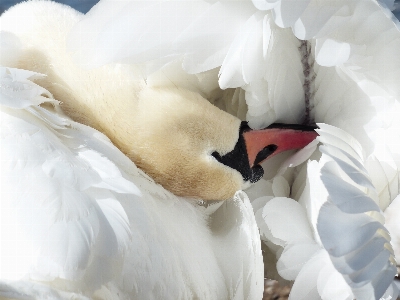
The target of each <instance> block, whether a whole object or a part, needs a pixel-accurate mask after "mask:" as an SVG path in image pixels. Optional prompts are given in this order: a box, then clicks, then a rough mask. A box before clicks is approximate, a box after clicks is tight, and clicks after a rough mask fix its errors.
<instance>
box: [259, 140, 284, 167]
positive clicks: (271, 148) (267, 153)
mask: <svg viewBox="0 0 400 300" xmlns="http://www.w3.org/2000/svg"><path fill="white" fill-rule="evenodd" d="M276 149H278V146H277V145H275V144H272V145H268V146H266V147H265V148H264V149H262V150H261V151H260V152H258V154H257V156H256V159H255V160H254V163H253V165H254V166H255V165H258V164H260V163H261V162H262V161H264V160H266V159H267V158H268V156H270V155H271V154H272V153H274V152H275V150H276Z"/></svg>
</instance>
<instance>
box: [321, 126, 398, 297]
mask: <svg viewBox="0 0 400 300" xmlns="http://www.w3.org/2000/svg"><path fill="white" fill-rule="evenodd" d="M319 126H320V128H321V129H319V130H318V132H319V134H320V135H321V136H322V137H325V139H324V146H321V147H320V151H321V152H322V153H323V154H325V155H326V156H327V157H329V159H332V161H327V162H326V163H325V165H324V166H323V167H322V168H321V179H322V182H323V183H324V186H325V188H326V189H327V191H328V193H329V196H328V199H327V200H328V201H327V202H326V203H325V204H324V205H323V206H322V207H321V209H320V212H319V216H318V221H317V229H318V234H319V236H320V239H321V242H322V245H323V246H324V248H325V249H326V251H327V252H328V253H329V255H330V258H331V260H332V263H333V265H334V266H335V268H336V269H337V270H338V271H339V272H340V273H341V274H342V276H343V277H344V279H345V280H346V282H347V284H348V285H349V286H350V287H351V288H352V291H353V293H354V296H355V297H356V298H358V299H379V298H381V297H382V296H383V295H384V294H385V292H386V290H387V289H388V288H389V286H392V287H394V284H393V278H394V276H395V274H396V273H397V270H396V264H395V259H394V253H393V249H392V247H391V245H390V237H389V233H388V230H387V229H386V228H385V226H384V216H383V214H382V211H381V210H380V209H379V206H378V204H377V202H378V197H377V194H376V191H375V189H374V187H373V184H372V182H371V180H370V179H369V176H368V173H367V172H366V170H365V168H364V167H363V164H362V163H363V161H362V157H360V156H359V155H358V154H356V155H354V153H357V149H359V145H358V143H357V141H355V140H354V139H351V140H350V143H349V142H347V141H346V140H349V139H350V137H349V136H347V135H346V134H345V133H343V132H338V131H337V129H335V128H332V127H331V126H328V125H323V124H320V125H319ZM332 129H333V130H332ZM325 133H327V134H328V135H326V134H325ZM341 136H344V138H345V139H341ZM332 137H334V138H332ZM337 139H339V140H341V142H342V143H344V144H346V147H340V144H339V143H337V142H336V140H337ZM337 146H339V147H337ZM346 149H349V151H347V150H346ZM397 293H398V291H397ZM397 293H395V294H394V295H391V296H393V297H394V298H396V297H397Z"/></svg>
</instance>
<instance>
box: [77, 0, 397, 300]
mask: <svg viewBox="0 0 400 300" xmlns="http://www.w3.org/2000/svg"><path fill="white" fill-rule="evenodd" d="M253 2H254V5H253V4H252V3H251V2H250V1H249V2H235V1H232V2H230V1H216V2H213V3H211V2H206V1H204V2H203V1H191V2H188V4H187V6H186V7H184V8H183V9H182V11H184V12H185V15H187V16H189V18H184V17H183V15H182V16H181V17H182V18H179V20H182V22H181V23H174V22H170V18H169V15H170V14H168V13H167V12H168V11H170V12H176V9H177V6H176V4H177V3H175V2H173V1H158V2H157V1H155V2H132V3H134V4H132V3H130V2H119V3H118V4H116V3H113V2H110V1H102V2H101V3H100V5H98V6H97V8H95V9H94V10H93V11H92V12H91V13H90V14H89V15H88V16H87V18H86V21H85V20H84V21H83V22H81V23H80V25H78V27H76V28H78V29H76V30H75V35H74V34H73V35H72V36H71V39H70V42H71V44H70V47H71V49H72V50H73V51H77V52H75V54H76V57H77V58H78V60H79V59H80V62H81V63H82V64H86V65H102V64H104V63H108V62H115V61H125V62H126V61H128V60H129V59H130V60H131V61H135V62H145V61H147V60H149V59H155V60H156V61H153V63H154V65H155V66H156V67H158V66H160V65H162V64H164V63H165V60H163V59H161V60H160V59H159V58H160V55H161V54H162V55H161V56H163V55H165V58H166V60H167V61H168V60H170V58H171V57H172V56H173V55H175V57H177V56H178V57H179V56H180V55H181V54H183V56H184V58H183V59H184V60H183V66H184V67H185V68H186V69H187V70H188V71H191V72H193V73H195V72H199V71H204V70H207V69H209V68H212V67H216V66H218V65H221V64H222V65H223V68H222V70H221V81H220V83H221V85H222V86H224V87H227V86H231V87H236V86H242V88H243V90H237V91H236V92H235V97H234V101H238V103H236V104H239V107H240V106H241V105H242V102H241V101H243V100H244V96H245V97H246V101H247V104H248V106H249V110H248V118H249V121H250V123H251V124H252V125H253V126H259V127H262V126H263V124H264V123H266V124H268V123H271V122H272V121H275V120H281V121H283V120H284V121H291V122H299V121H301V120H302V119H303V118H304V110H305V107H307V104H306V103H307V101H308V100H310V103H309V104H310V106H309V107H308V108H309V109H312V108H313V107H314V109H312V110H311V111H310V112H311V117H314V118H315V119H316V120H317V121H319V122H326V123H329V124H333V125H336V126H338V127H340V128H342V129H344V130H345V131H347V132H350V133H351V134H353V135H354V136H355V137H356V138H357V139H358V141H359V142H360V143H361V148H362V149H363V151H365V156H363V155H361V156H360V157H363V163H365V168H366V169H367V174H368V175H369V176H370V181H371V182H372V184H373V185H374V187H375V188H376V190H377V194H378V198H374V200H375V201H376V202H377V203H379V207H380V208H381V209H382V210H385V209H386V207H387V206H388V205H389V204H390V202H391V201H393V199H394V198H395V197H396V195H397V194H398V192H399V190H398V187H399V185H398V178H399V176H398V174H399V172H398V170H399V167H398V165H399V163H398V160H397V159H396V157H397V153H398V151H397V150H396V144H397V143H398V141H399V137H398V134H397V131H396V128H398V126H397V119H398V117H397V116H398V114H397V112H398V104H397V102H398V100H397V99H398V95H399V90H398V86H399V85H398V80H397V78H399V77H398V70H400V68H399V67H398V60H397V56H396V54H395V53H396V49H398V45H399V38H398V29H397V28H396V25H395V23H393V22H392V21H391V19H390V17H387V16H386V15H385V11H384V10H382V9H381V8H380V7H379V5H378V4H377V3H376V2H373V1H353V2H351V3H347V2H344V1H335V2H330V4H331V5H329V6H325V4H324V3H323V2H320V1H299V6H296V7H293V6H288V4H291V3H292V2H291V1H273V2H272V1H271V3H269V2H270V1H253ZM149 3H151V5H149ZM180 3H181V2H180ZM125 4H127V5H128V6H127V7H124V5H125ZM136 4H138V5H142V6H141V7H139V6H138V7H137V8H140V9H136V10H132V9H130V8H132V7H130V6H133V5H136ZM181 4H182V3H181ZM268 9H273V13H271V12H269V11H268ZM188 11H190V12H191V14H188V13H187V12H188ZM319 11H324V12H325V13H322V14H321V13H317V12H319ZM178 12H179V10H178ZM149 15H151V16H153V17H154V18H156V19H157V22H154V19H153V18H148V17H147V16H149ZM221 15H223V16H224V17H223V18H219V17H218V16H221ZM387 15H388V16H389V14H387ZM116 16H118V17H116ZM132 16H138V18H134V17H132ZM194 16H196V18H195V17H194ZM366 16H368V18H367V17H366ZM99 17H100V18H99ZM140 17H144V18H141V19H140ZM91 18H93V20H94V21H93V20H91ZM137 20H139V21H138V23H135V22H137ZM193 20H194V21H195V22H194V25H193V24H192V25H190V27H189V29H188V30H187V31H186V32H183V34H182V28H183V29H185V28H186V26H187V25H188V24H190V23H191V22H192V21H193ZM221 20H223V21H225V22H221ZM103 21H104V23H102V22H103ZM132 22H133V23H132ZM138 24H139V25H138ZM152 24H153V27H152V26H151V25H152ZM154 24H157V25H156V26H158V25H159V24H161V26H162V27H163V28H167V29H170V30H165V31H167V32H169V33H170V34H171V35H166V36H161V37H160V36H157V33H159V32H160V30H157V28H156V27H154ZM276 24H277V25H278V26H276ZM376 24H379V26H376ZM93 25H94V26H93ZM243 25H245V26H243ZM372 25H373V26H372ZM279 26H280V27H291V28H288V29H282V28H280V27H279ZM85 27H86V29H89V30H86V31H85V30H84V29H85ZM228 27H229V28H230V29H231V30H224V28H228ZM121 28H124V31H123V32H122V33H121ZM138 28H142V29H140V30H138ZM239 28H240V30H239ZM197 29H201V30H197ZM238 30H239V31H238ZM127 31H133V33H135V31H136V32H137V33H138V34H139V36H140V35H141V34H142V32H143V31H145V32H146V33H147V34H146V35H145V36H146V37H148V39H141V38H136V37H137V36H135V34H131V35H130V36H132V37H133V46H132V44H131V45H129V43H128V41H127V40H126V37H127V36H129V35H126V32H127ZM85 32H86V35H85ZM88 33H89V34H88ZM193 33H199V34H194V35H193ZM352 33H354V34H352ZM356 33H357V34H356ZM363 33H368V34H363ZM79 34H83V35H82V36H79ZM152 34H153V35H152ZM293 34H294V35H295V36H296V37H298V38H302V39H306V38H307V39H310V40H309V41H308V42H307V43H301V42H300V41H298V40H297V39H296V38H295V37H294V35H293ZM216 36H217V38H216ZM260 36H261V37H262V39H260ZM192 37H195V42H193V39H192ZM110 39H111V40H113V44H112V47H111V48H110V47H109V41H110ZM169 41H172V42H174V43H177V44H179V45H180V48H178V49H177V48H176V47H175V48H174V47H171V43H169ZM177 41H178V42H179V43H178V42H177ZM141 42H143V43H142V44H141ZM172 44H173V43H172ZM204 45H207V47H204ZM185 47H189V50H187V49H188V48H185ZM190 47H192V48H190ZM298 47H300V50H301V51H300V52H299V51H298ZM93 49H98V50H99V51H98V52H97V53H94V52H93ZM132 49H137V52H134V51H132ZM182 49H183V50H182ZM197 49H201V50H202V51H196V50H197ZM391 53H392V54H393V55H392V54H391ZM237 54H239V55H237ZM260 61H261V63H260ZM280 61H281V62H285V63H284V64H282V63H279V62H280ZM288 61H290V63H288ZM271 62H275V63H271ZM264 63H265V64H267V63H268V64H269V65H268V69H265V68H257V66H260V65H263V64H264ZM282 66H283V67H282ZM286 66H287V67H286ZM325 66H334V67H331V68H327V67H325ZM148 67H149V65H145V66H144V68H143V69H145V71H146V68H148ZM150 67H151V66H150ZM303 67H306V68H304V69H303ZM360 70H361V71H360ZM304 71H307V72H304ZM165 74H166V76H171V74H170V73H168V72H166V73H165ZM175 75H176V74H173V76H172V81H173V80H180V79H182V77H179V76H176V77H174V76H175ZM178 75H179V74H178ZM188 78H189V77H188ZM192 78H193V77H192ZM198 78H204V77H201V76H199V77H198ZM282 78H285V79H286V81H285V83H287V82H288V81H289V84H283V83H282V82H284V81H283V80H282ZM307 82H308V84H306V85H303V83H307ZM189 85H190V83H189ZM287 85H289V86H290V87H291V88H290V89H289V88H286V86H287ZM196 88H198V87H196ZM299 95H300V96H299ZM349 99H351V100H352V101H350V100H349ZM305 100H307V101H305ZM217 102H218V101H217ZM382 103H385V105H384V106H382ZM305 104H306V105H305ZM241 107H242V111H241V114H242V115H243V106H241ZM355 111H358V112H359V113H358V114H355V113H354V112H355ZM289 112H290V113H289ZM335 132H336V131H335ZM343 136H346V135H345V134H343V133H342V134H340V137H343ZM335 141H337V140H335ZM350 144H351V145H353V144H352V143H350ZM345 149H349V148H348V147H347V146H345ZM350 157H351V155H350ZM313 158H314V159H319V158H318V156H315V155H314V157H313ZM324 163H325V162H324V161H321V162H320V164H321V165H323V164H324ZM311 166H313V167H311ZM297 171H298V172H299V174H300V176H297V177H296V180H294V181H293V173H292V172H288V173H285V174H284V176H285V177H277V178H275V179H274V181H273V182H272V185H270V184H269V183H265V182H261V184H262V185H263V186H262V187H260V189H261V190H262V192H263V193H265V194H266V195H270V196H269V197H271V196H274V195H275V196H286V197H287V196H290V197H293V198H294V199H298V198H299V197H300V195H302V194H304V195H307V192H306V191H305V192H304V193H303V187H304V184H305V183H304V181H305V179H306V178H307V179H308V180H309V181H310V182H311V183H312V184H315V185H318V184H320V183H321V182H320V181H318V180H319V175H318V173H319V171H318V168H317V167H316V164H315V163H314V162H313V163H310V172H309V174H308V175H307V176H306V175H305V173H306V172H307V171H308V167H306V166H301V167H300V168H298V170H297ZM342 176H344V178H347V177H345V176H346V175H345V174H341V175H340V176H338V178H339V179H340V180H342ZM314 181H315V182H314ZM285 182H286V183H285ZM288 182H289V183H293V184H292V186H291V187H289V184H288ZM311 183H310V184H311ZM259 186H260V185H259ZM270 187H271V189H269V188H270ZM321 189H324V188H323V186H322V185H321ZM362 192H363V191H362ZM311 196H312V197H308V198H307V196H304V197H305V198H306V200H307V199H308V200H307V201H310V199H316V198H315V197H316V195H315V194H314V195H311ZM324 197H326V194H324ZM317 198H318V196H317ZM269 199H270V198H269ZM269 199H267V200H269ZM323 199H325V198H321V200H322V201H324V200H323ZM306 200H304V201H303V203H304V202H307V201H306ZM284 201H286V200H284ZM277 203H279V202H278V201H274V202H271V203H269V204H268V203H267V205H269V208H271V206H272V205H275V204H277ZM284 203H291V202H290V201H289V202H287V201H286V202H284ZM318 203H319V202H318ZM319 204H321V203H319ZM263 205H265V201H264V202H263V200H262V199H261V200H260V199H258V200H257V201H255V202H253V206H254V207H255V209H257V208H259V209H261V210H262V211H263ZM288 205H291V204H288ZM277 207H278V208H282V204H277ZM266 208H267V207H266ZM283 208H284V207H283ZM319 208H320V207H319V206H318V205H317V207H314V209H310V208H308V209H307V212H306V214H305V213H304V212H300V211H301V210H304V209H303V208H301V209H299V210H298V211H299V214H300V215H302V214H304V218H303V219H304V220H303V221H304V222H303V223H302V224H303V225H304V224H306V225H304V227H302V228H304V229H305V232H308V231H307V230H309V229H306V228H307V226H311V233H312V234H314V237H315V240H313V239H311V240H309V241H308V246H309V247H308V251H306V252H303V253H304V254H307V255H305V256H301V257H296V256H293V255H286V256H285V255H282V256H281V257H280V263H281V264H280V266H282V263H283V262H285V263H287V262H289V264H288V265H289V266H290V264H292V265H293V266H295V267H294V268H289V269H287V270H285V271H286V273H285V276H287V278H288V279H296V283H295V286H296V288H294V290H293V291H292V295H291V297H292V298H293V299H300V297H303V298H304V299H309V297H311V294H309V292H313V294H312V296H313V297H315V298H316V299H319V297H322V298H323V299H335V298H334V297H338V299H343V297H350V298H351V297H353V296H354V295H356V294H357V293H358V294H357V295H365V294H360V293H367V296H368V297H371V298H372V299H373V298H379V297H380V296H385V297H386V296H387V297H389V296H390V297H392V296H394V295H396V293H397V292H396V291H395V290H394V288H393V289H392V290H391V289H390V288H389V289H387V290H386V291H385V290H384V289H386V288H387V287H388V286H390V287H393V286H392V285H391V283H392V282H391V281H392V278H391V277H390V276H392V275H393V257H391V259H389V258H388V259H387V260H386V261H382V264H381V266H382V268H387V269H386V270H388V273H387V274H386V275H385V276H382V277H380V275H378V276H377V277H376V273H375V272H369V271H368V270H366V269H363V272H361V273H360V274H363V276H364V275H365V276H367V277H365V278H368V280H366V281H365V282H362V283H361V284H360V282H358V283H357V282H355V281H352V280H353V279H354V277H353V279H351V278H352V277H351V276H350V280H349V277H346V276H347V275H348V274H347V273H346V274H344V273H340V272H338V271H337V269H335V267H334V266H333V264H332V262H334V258H332V255H331V254H332V253H331V252H328V251H326V249H324V248H323V247H324V246H325V245H326V243H325V242H323V241H322V244H321V243H320V241H319V237H318V236H319V233H318V229H317V219H318V216H319V214H320V209H319ZM294 210H295V209H294ZM278 211H279V212H281V213H282V214H283V217H285V216H286V217H287V216H290V214H285V212H284V211H283V212H282V210H281V209H279V210H278ZM265 217H266V216H261V217H260V215H259V216H258V221H259V226H260V228H261V229H262V228H263V224H262V222H266V223H267V224H268V223H269V221H268V218H265ZM283 217H282V220H284V218H283ZM375 217H378V216H377V215H375ZM378 218H380V217H378ZM307 219H308V220H307ZM274 220H276V218H274ZM293 220H294V218H293ZM372 221H373V220H371V222H372ZM269 224H270V223H269ZM277 224H281V225H282V226H281V227H280V226H277V227H276V228H278V229H279V232H280V234H285V235H286V237H291V236H292V234H290V233H291V232H290V231H287V232H285V230H286V229H287V228H286V227H285V226H284V224H282V223H279V222H277ZM298 224H300V223H298ZM303 225H302V226H303ZM299 226H300V225H299ZM325 227H326V229H327V230H328V231H327V232H329V229H330V227H329V224H325ZM267 230H271V231H273V230H272V229H271V228H269V229H267ZM343 232H345V231H343ZM372 233H373V234H375V233H376V232H375V231H372ZM277 235H278V238H279V234H277ZM327 236H328V238H329V234H328V235H327ZM268 238H270V241H272V242H274V241H275V242H277V241H276V240H274V239H273V238H271V237H270V236H269V237H268ZM281 239H282V240H283V241H285V238H284V237H281ZM385 241H386V242H387V241H388V239H386V238H385V239H384V240H382V243H381V244H379V247H387V246H386V245H385V243H386V242H385ZM292 242H295V240H292ZM318 243H319V244H318ZM278 244H279V243H278ZM289 244H290V245H292V246H293V247H292V248H291V249H285V251H286V254H288V253H290V251H289V250H293V249H296V246H298V245H295V244H296V243H289ZM300 246H301V245H300ZM303 246H304V245H303ZM355 246H360V247H361V246H362V245H355ZM321 247H322V248H321ZM388 248H390V247H387V248H384V249H388ZM297 249H303V250H304V247H303V248H302V247H299V248H297ZM316 249H321V250H320V253H319V255H316V256H312V252H313V251H314V250H316ZM359 249H361V248H358V249H357V250H359ZM378 249H381V248H378ZM395 249H396V248H395ZM281 251H282V250H281ZM279 253H280V252H279ZM382 253H384V254H385V255H386V253H388V251H386V250H383V251H382ZM309 256H312V257H311V258H310V257H309ZM389 256H390V255H389ZM342 258H343V257H341V258H340V259H342ZM361 258H362V256H361ZM288 259H289V260H288ZM339 262H340V260H339ZM341 262H343V261H341ZM364 262H366V261H364ZM336 263H338V261H336ZM321 265H323V266H324V268H323V269H322V270H323V272H321V273H320V272H319V271H321ZM296 266H299V268H296ZM316 270H318V272H316ZM342 271H343V270H342ZM309 274H314V275H316V276H313V277H310V276H309ZM388 274H389V275H388ZM300 275H301V276H300ZM330 276H333V277H330ZM327 278H334V279H336V280H337V281H335V282H340V284H341V287H342V289H340V290H335V289H334V287H333V286H332V285H331V284H330V281H328V279H327ZM373 278H374V279H377V281H373V280H372V279H373ZM324 279H325V280H324ZM345 279H346V280H345ZM380 279H382V280H381V281H380ZM304 282H306V283H307V284H306V285H304ZM302 283H303V284H302ZM357 284H358V286H357ZM360 286H361V289H360ZM371 289H374V291H373V292H371ZM337 293H338V294H337ZM385 293H386V294H385ZM384 294H385V295H384ZM307 297H308V298H307ZM361 297H362V296H361Z"/></svg>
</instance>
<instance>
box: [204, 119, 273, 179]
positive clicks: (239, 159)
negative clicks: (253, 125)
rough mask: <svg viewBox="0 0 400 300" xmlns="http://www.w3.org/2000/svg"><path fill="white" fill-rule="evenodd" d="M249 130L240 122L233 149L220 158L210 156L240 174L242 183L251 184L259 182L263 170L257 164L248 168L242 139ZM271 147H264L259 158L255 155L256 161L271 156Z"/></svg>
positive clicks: (247, 159)
mask: <svg viewBox="0 0 400 300" xmlns="http://www.w3.org/2000/svg"><path fill="white" fill-rule="evenodd" d="M250 130H251V129H250V127H249V126H248V125H247V122H242V124H241V125H240V130H239V140H238V142H237V143H236V145H235V148H234V149H233V150H232V151H231V152H229V153H227V154H225V155H223V156H221V155H220V154H219V153H218V152H213V153H212V154H211V155H212V156H213V157H214V158H215V159H216V160H217V161H219V162H220V163H222V164H224V165H226V166H228V167H231V168H233V169H235V170H237V171H238V172H240V174H242V177H243V180H244V181H250V182H251V183H255V182H257V181H259V180H260V179H261V177H263V175H264V170H263V168H262V167H261V166H260V165H258V164H255V165H254V166H253V167H250V164H249V158H248V156H247V149H246V143H245V140H244V137H243V133H244V132H246V131H250ZM273 146H274V145H270V146H269V147H265V148H264V149H263V151H261V152H260V153H259V155H260V157H258V155H257V161H258V162H261V161H263V160H264V159H265V158H267V157H268V156H269V155H270V154H272V153H273V152H274V151H275V149H276V148H274V147H273ZM267 148H269V149H267ZM261 156H262V157H261Z"/></svg>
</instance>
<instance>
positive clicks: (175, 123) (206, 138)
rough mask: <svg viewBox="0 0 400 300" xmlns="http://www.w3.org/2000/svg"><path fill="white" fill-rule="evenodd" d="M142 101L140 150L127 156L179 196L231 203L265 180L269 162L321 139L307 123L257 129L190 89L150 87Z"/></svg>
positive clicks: (137, 139) (136, 131)
mask: <svg viewBox="0 0 400 300" xmlns="http://www.w3.org/2000/svg"><path fill="white" fill-rule="evenodd" d="M138 98H139V99H142V100H140V101H139V107H138V108H137V112H139V114H138V115H137V116H136V117H137V118H138V122H139V123H138V124H140V125H138V126H139V128H132V132H135V134H136V138H135V139H136V142H137V145H138V146H135V147H131V148H130V149H129V151H125V152H126V153H127V155H128V157H130V158H131V160H132V161H134V162H135V163H136V164H137V165H138V167H140V168H141V169H142V170H144V171H145V172H146V173H147V174H148V175H150V176H151V177H152V178H153V179H154V180H155V181H156V182H157V183H159V184H161V185H162V186H163V187H164V188H166V189H167V190H169V191H171V192H173V193H174V194H176V195H178V196H184V197H191V198H199V199H203V200H226V199H229V198H231V197H232V196H233V195H234V194H235V192H237V191H238V190H241V189H244V188H246V187H248V186H250V184H251V183H254V182H256V181H258V180H259V179H260V178H261V177H262V176H263V173H264V171H263V169H262V167H261V166H260V163H261V162H263V161H264V160H265V159H267V158H269V157H272V156H274V155H276V154H278V153H280V152H282V151H285V150H290V149H299V148H303V147H304V146H306V145H307V144H308V143H310V142H311V141H312V140H314V139H315V137H316V136H317V133H316V132H315V131H314V129H315V128H314V127H307V126H301V125H284V124H273V125H271V126H269V127H268V128H265V129H262V130H252V129H250V127H249V126H248V125H247V122H242V121H241V120H239V119H238V118H236V117H234V116H232V115H230V114H228V113H226V112H224V111H222V110H220V109H218V108H217V107H215V106H213V105H212V104H211V103H209V102H208V101H207V100H206V99H204V98H203V97H201V96H200V95H199V94H197V93H192V92H190V91H187V90H184V89H182V90H179V89H178V90H177V89H176V88H174V89H171V90H169V89H165V88H162V89H144V91H143V92H142V93H141V94H140V95H139V97H138ZM141 105H143V107H140V106H141ZM150 112H151V113H150ZM142 113H143V114H142ZM132 142H135V140H132Z"/></svg>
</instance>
